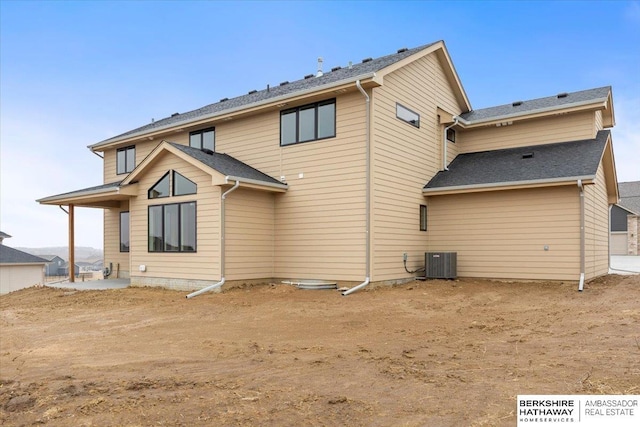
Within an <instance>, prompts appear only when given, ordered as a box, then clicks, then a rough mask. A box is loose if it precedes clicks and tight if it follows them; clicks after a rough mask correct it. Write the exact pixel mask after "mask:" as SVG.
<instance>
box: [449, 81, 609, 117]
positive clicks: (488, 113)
mask: <svg viewBox="0 0 640 427" xmlns="http://www.w3.org/2000/svg"><path fill="white" fill-rule="evenodd" d="M609 92H611V86H605V87H600V88H595V89H588V90H582V91H579V92H571V93H567V94H566V95H567V96H565V97H561V98H558V95H554V96H547V97H545V98H537V99H531V100H528V101H522V103H521V104H520V105H516V106H514V105H513V103H511V104H505V105H498V106H497V107H489V108H481V109H479V110H472V111H469V112H468V113H463V114H460V117H461V118H462V119H464V120H466V121H469V122H478V121H485V120H495V119H498V118H501V117H509V116H516V115H521V114H525V113H531V112H535V111H537V110H546V109H552V108H558V107H562V106H569V105H571V104H580V103H585V102H594V101H598V100H601V99H602V100H606V99H607V96H608V95H609Z"/></svg>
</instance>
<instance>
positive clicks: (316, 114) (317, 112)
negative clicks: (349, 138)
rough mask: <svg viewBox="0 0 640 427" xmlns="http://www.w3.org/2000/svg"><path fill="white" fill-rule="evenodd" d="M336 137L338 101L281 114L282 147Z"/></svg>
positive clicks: (324, 102)
mask: <svg viewBox="0 0 640 427" xmlns="http://www.w3.org/2000/svg"><path fill="white" fill-rule="evenodd" d="M335 136H336V100H335V99H330V100H328V101H322V102H316V103H314V104H309V105H303V106H302V107H297V108H291V109H289V110H285V111H282V112H281V113H280V145H282V146H284V145H291V144H297V143H299V142H307V141H314V140H317V139H324V138H332V137H335Z"/></svg>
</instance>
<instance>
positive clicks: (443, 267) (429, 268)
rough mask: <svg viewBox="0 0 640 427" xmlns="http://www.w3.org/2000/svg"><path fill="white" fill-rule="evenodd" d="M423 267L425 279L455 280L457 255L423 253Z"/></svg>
mask: <svg viewBox="0 0 640 427" xmlns="http://www.w3.org/2000/svg"><path fill="white" fill-rule="evenodd" d="M424 265H425V275H426V277H427V279H455V278H456V277H457V276H458V273H457V268H458V253H457V252H425V254H424Z"/></svg>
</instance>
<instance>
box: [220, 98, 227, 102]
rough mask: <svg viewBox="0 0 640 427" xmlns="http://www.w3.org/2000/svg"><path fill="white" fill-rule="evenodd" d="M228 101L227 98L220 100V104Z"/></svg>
mask: <svg viewBox="0 0 640 427" xmlns="http://www.w3.org/2000/svg"><path fill="white" fill-rule="evenodd" d="M228 100H229V98H222V99H221V100H220V102H225V101H228Z"/></svg>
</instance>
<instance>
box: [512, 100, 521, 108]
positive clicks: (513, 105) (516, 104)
mask: <svg viewBox="0 0 640 427" xmlns="http://www.w3.org/2000/svg"><path fill="white" fill-rule="evenodd" d="M520 105H522V101H514V102H513V103H512V104H511V106H512V107H519V106H520Z"/></svg>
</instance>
